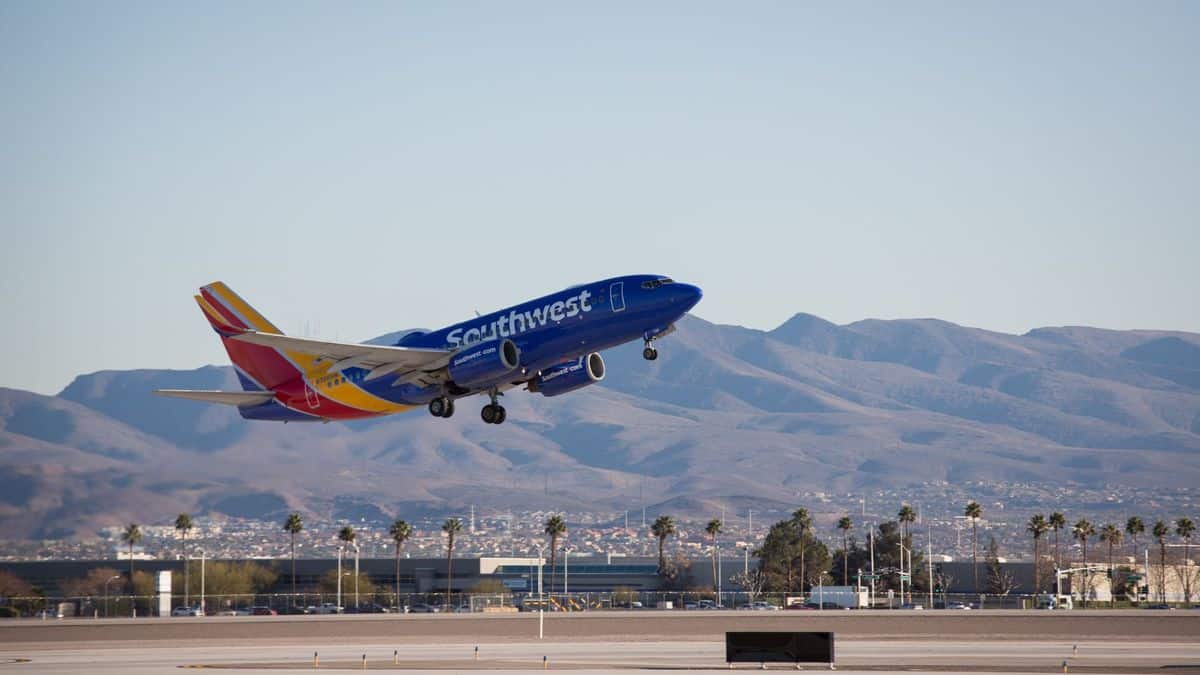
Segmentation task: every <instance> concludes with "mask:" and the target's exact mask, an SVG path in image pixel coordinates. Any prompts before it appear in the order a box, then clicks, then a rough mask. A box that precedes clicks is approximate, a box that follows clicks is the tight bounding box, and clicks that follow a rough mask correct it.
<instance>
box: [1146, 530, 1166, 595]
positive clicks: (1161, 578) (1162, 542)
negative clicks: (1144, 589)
mask: <svg viewBox="0 0 1200 675" xmlns="http://www.w3.org/2000/svg"><path fill="white" fill-rule="evenodd" d="M1151 534H1153V535H1154V541H1157V542H1158V569H1159V574H1158V600H1159V602H1166V601H1167V536H1168V535H1170V534H1171V528H1169V527H1167V524H1166V523H1164V522H1163V521H1161V520H1160V521H1157V522H1155V523H1154V529H1153V530H1152V531H1151ZM1149 575H1150V570H1146V576H1147V577H1149ZM1146 581H1147V582H1148V581H1149V579H1146Z"/></svg>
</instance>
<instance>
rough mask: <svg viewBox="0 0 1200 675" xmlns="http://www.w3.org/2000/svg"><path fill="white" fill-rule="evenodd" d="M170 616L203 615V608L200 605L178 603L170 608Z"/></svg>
mask: <svg viewBox="0 0 1200 675" xmlns="http://www.w3.org/2000/svg"><path fill="white" fill-rule="evenodd" d="M171 616H204V609H203V608H202V607H200V605H196V606H194V607H188V606H187V605H180V606H178V607H176V608H175V609H173V610H171Z"/></svg>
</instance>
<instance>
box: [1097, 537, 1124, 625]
mask: <svg viewBox="0 0 1200 675" xmlns="http://www.w3.org/2000/svg"><path fill="white" fill-rule="evenodd" d="M1100 541H1102V542H1104V543H1106V544H1108V586H1109V592H1108V598H1109V599H1108V604H1109V605H1114V604H1116V601H1117V594H1116V593H1115V592H1114V590H1113V589H1115V588H1116V587H1117V568H1115V567H1113V547H1114V546H1120V545H1121V528H1119V527H1117V526H1116V525H1114V524H1112V523H1105V525H1104V526H1103V527H1101V528H1100Z"/></svg>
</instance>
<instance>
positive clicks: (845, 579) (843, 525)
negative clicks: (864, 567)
mask: <svg viewBox="0 0 1200 675" xmlns="http://www.w3.org/2000/svg"><path fill="white" fill-rule="evenodd" d="M837 529H839V530H841V531H842V585H843V586H849V585H850V530H852V529H854V521H853V520H850V516H842V517H841V518H840V519H838V522H837Z"/></svg>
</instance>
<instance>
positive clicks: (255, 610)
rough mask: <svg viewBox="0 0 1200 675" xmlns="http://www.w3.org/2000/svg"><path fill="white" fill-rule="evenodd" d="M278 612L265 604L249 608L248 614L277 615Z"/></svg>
mask: <svg viewBox="0 0 1200 675" xmlns="http://www.w3.org/2000/svg"><path fill="white" fill-rule="evenodd" d="M278 615H279V612H276V611H275V610H273V609H271V608H270V607H267V606H265V605H257V606H255V607H251V608H250V616H278Z"/></svg>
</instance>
